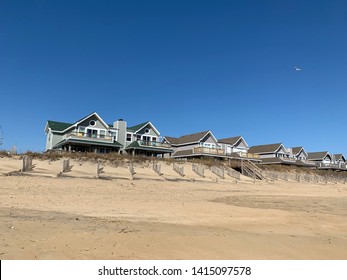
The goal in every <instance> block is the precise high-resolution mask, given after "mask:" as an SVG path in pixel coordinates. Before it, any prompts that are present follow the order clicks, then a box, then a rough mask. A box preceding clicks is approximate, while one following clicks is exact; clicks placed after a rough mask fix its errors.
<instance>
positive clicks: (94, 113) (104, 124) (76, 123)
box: [61, 112, 110, 133]
mask: <svg viewBox="0 0 347 280" xmlns="http://www.w3.org/2000/svg"><path fill="white" fill-rule="evenodd" d="M93 115H95V116H96V118H97V119H99V121H100V122H101V124H102V125H103V126H104V127H105V128H106V129H110V127H109V126H108V124H107V123H105V122H104V120H103V119H102V118H101V117H100V116H99V115H98V113H96V112H93V113H91V114H89V115H88V116H86V117H84V118H83V119H81V120H79V121H77V122H75V123H73V124H72V125H71V126H69V127H68V128H66V129H64V130H63V131H61V132H62V133H64V132H66V131H68V130H69V129H71V128H73V127H77V126H78V124H80V123H81V122H84V121H85V120H86V119H88V118H90V117H91V116H93Z"/></svg>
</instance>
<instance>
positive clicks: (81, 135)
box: [63, 132, 114, 141]
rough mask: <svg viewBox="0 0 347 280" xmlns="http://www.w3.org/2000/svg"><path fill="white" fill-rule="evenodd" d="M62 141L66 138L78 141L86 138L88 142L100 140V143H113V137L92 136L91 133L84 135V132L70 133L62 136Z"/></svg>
mask: <svg viewBox="0 0 347 280" xmlns="http://www.w3.org/2000/svg"><path fill="white" fill-rule="evenodd" d="M63 138H64V139H68V138H78V139H84V138H88V139H89V140H92V139H94V140H98V141H99V140H101V141H114V137H113V136H108V135H105V134H92V133H85V132H70V133H67V134H65V135H64V136H63Z"/></svg>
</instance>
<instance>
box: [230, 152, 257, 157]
mask: <svg viewBox="0 0 347 280" xmlns="http://www.w3.org/2000/svg"><path fill="white" fill-rule="evenodd" d="M236 154H238V155H239V157H241V158H250V159H252V158H253V159H259V158H260V156H259V155H257V154H252V153H245V152H238V153H236Z"/></svg>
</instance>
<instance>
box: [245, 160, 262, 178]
mask: <svg viewBox="0 0 347 280" xmlns="http://www.w3.org/2000/svg"><path fill="white" fill-rule="evenodd" d="M241 171H242V174H243V175H246V176H248V177H251V178H253V179H255V180H266V174H265V172H264V171H263V170H261V169H260V168H259V167H258V166H256V165H255V164H254V163H253V162H251V161H249V160H242V162H241Z"/></svg>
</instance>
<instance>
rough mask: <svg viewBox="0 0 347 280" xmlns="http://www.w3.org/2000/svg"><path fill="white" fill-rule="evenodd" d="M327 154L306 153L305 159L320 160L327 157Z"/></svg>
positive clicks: (325, 152)
mask: <svg viewBox="0 0 347 280" xmlns="http://www.w3.org/2000/svg"><path fill="white" fill-rule="evenodd" d="M327 154H328V152H327V151H324V152H312V153H307V159H308V160H322V159H324V158H325V157H326V156H327Z"/></svg>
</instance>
